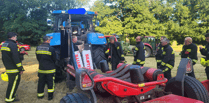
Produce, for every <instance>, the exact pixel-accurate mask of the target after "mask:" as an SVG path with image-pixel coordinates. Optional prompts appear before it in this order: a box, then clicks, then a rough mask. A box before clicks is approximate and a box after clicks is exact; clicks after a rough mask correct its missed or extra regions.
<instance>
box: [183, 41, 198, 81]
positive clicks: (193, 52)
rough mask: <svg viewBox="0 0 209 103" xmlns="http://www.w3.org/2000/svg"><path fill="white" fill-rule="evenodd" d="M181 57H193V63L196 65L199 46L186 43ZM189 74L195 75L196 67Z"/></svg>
mask: <svg viewBox="0 0 209 103" xmlns="http://www.w3.org/2000/svg"><path fill="white" fill-rule="evenodd" d="M181 58H190V59H192V64H193V65H195V64H196V63H197V60H198V58H197V46H196V45H195V44H193V43H191V44H190V45H184V46H183V48H182V52H181ZM188 75H189V76H191V77H194V78H195V75H194V69H193V71H192V72H191V73H188Z"/></svg>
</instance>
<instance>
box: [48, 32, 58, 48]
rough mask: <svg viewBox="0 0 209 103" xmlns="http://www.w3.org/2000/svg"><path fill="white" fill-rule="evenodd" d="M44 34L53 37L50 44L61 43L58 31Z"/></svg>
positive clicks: (56, 44)
mask: <svg viewBox="0 0 209 103" xmlns="http://www.w3.org/2000/svg"><path fill="white" fill-rule="evenodd" d="M46 36H50V37H53V38H52V39H51V42H50V46H58V45H60V44H61V35H60V33H49V34H46Z"/></svg>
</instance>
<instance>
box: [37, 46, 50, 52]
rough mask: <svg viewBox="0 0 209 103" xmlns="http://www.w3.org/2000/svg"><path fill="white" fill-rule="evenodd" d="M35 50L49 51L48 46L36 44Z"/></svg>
mask: <svg viewBox="0 0 209 103" xmlns="http://www.w3.org/2000/svg"><path fill="white" fill-rule="evenodd" d="M37 50H43V51H49V47H42V46H38V47H37Z"/></svg>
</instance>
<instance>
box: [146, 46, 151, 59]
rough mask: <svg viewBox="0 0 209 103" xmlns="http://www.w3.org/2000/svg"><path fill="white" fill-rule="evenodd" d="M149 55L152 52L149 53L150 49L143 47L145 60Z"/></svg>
mask: <svg viewBox="0 0 209 103" xmlns="http://www.w3.org/2000/svg"><path fill="white" fill-rule="evenodd" d="M151 53H152V51H151V49H150V47H148V46H145V58H148V57H150V56H151Z"/></svg>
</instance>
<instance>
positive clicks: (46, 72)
mask: <svg viewBox="0 0 209 103" xmlns="http://www.w3.org/2000/svg"><path fill="white" fill-rule="evenodd" d="M38 72H39V73H45V74H48V73H55V72H56V70H55V69H53V70H38Z"/></svg>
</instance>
